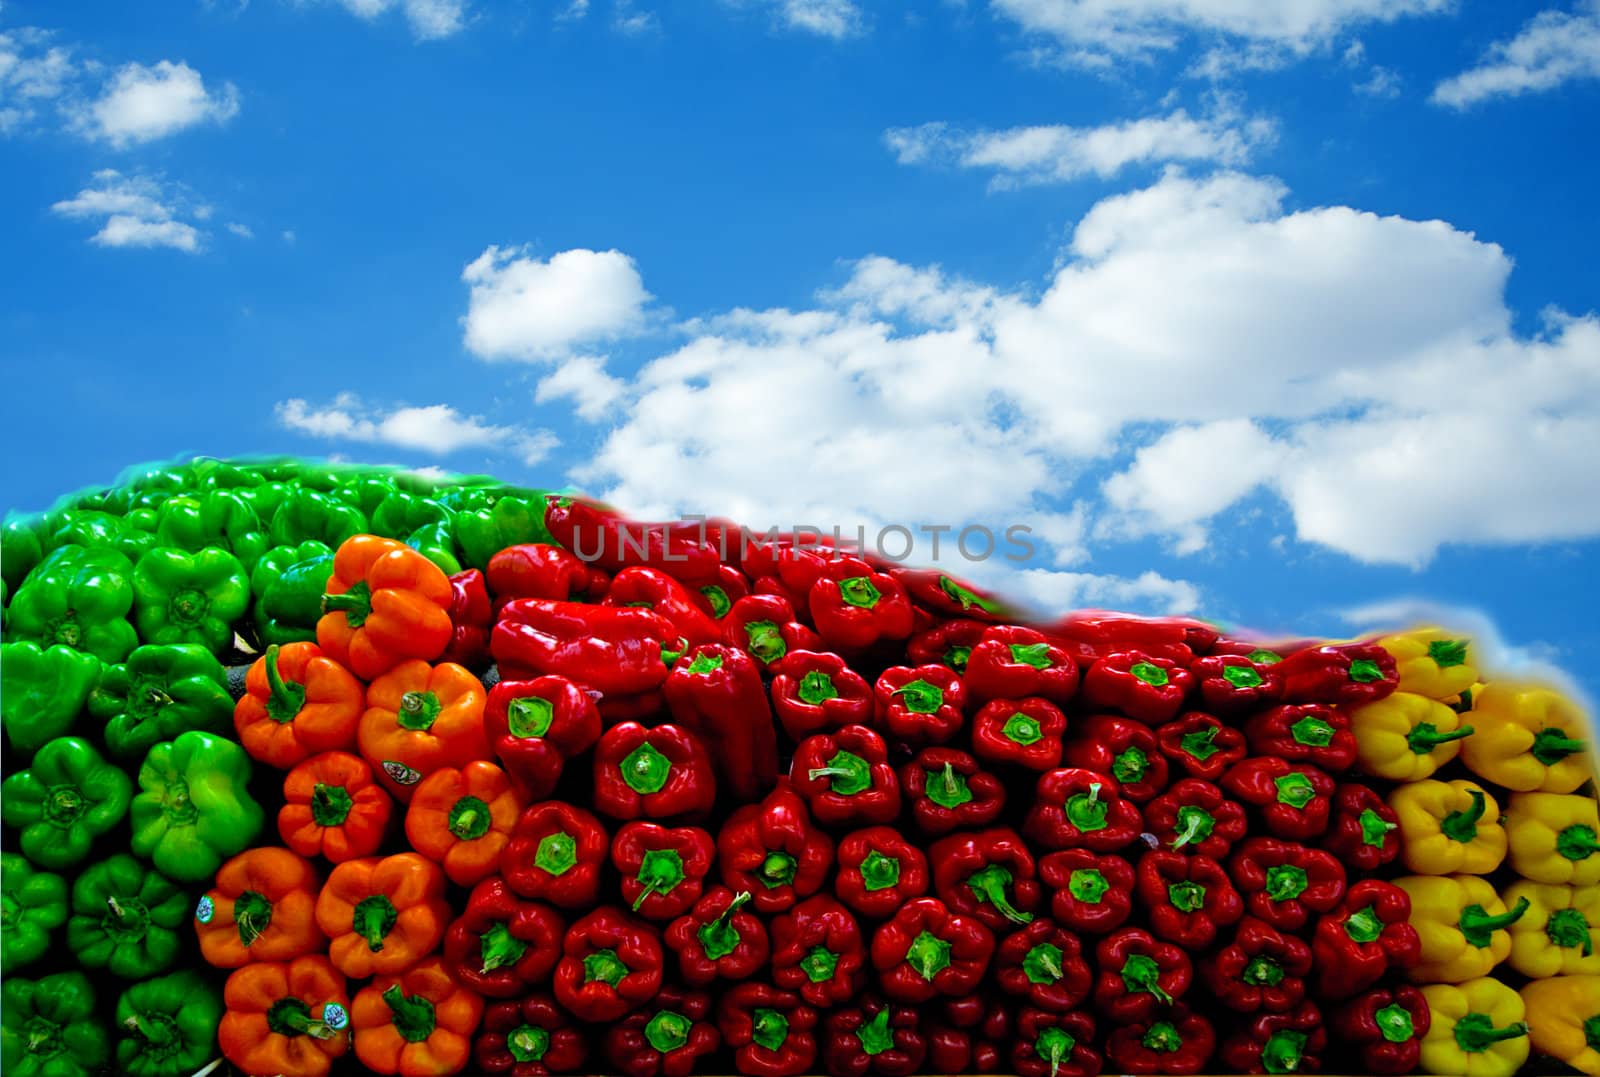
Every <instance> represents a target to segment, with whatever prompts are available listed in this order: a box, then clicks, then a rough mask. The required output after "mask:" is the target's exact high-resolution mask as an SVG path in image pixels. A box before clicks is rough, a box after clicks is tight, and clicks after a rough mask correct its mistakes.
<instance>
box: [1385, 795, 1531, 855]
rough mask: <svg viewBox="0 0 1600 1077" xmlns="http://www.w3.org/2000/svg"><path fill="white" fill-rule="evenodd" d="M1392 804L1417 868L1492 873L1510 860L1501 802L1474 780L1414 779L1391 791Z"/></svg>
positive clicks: (1404, 850)
mask: <svg viewBox="0 0 1600 1077" xmlns="http://www.w3.org/2000/svg"><path fill="white" fill-rule="evenodd" d="M1389 807H1391V808H1393V809H1394V812H1395V817H1396V818H1397V819H1399V820H1400V848H1401V851H1402V854H1403V856H1404V858H1405V864H1406V867H1407V868H1409V869H1411V870H1412V871H1413V872H1416V873H1418V874H1422V875H1450V874H1453V873H1455V872H1458V871H1459V872H1466V873H1468V874H1471V875H1488V874H1490V873H1491V872H1493V871H1494V870H1495V869H1496V868H1498V867H1499V866H1500V863H1501V861H1503V860H1505V858H1506V832H1505V830H1504V829H1503V828H1502V827H1501V826H1500V822H1499V820H1500V806H1499V805H1498V804H1496V803H1495V801H1494V798H1493V797H1491V796H1490V795H1489V793H1488V792H1487V791H1485V790H1484V788H1483V787H1482V786H1481V785H1478V784H1477V783H1476V782H1469V781H1466V780H1464V779H1463V780H1458V781H1453V782H1440V781H1434V780H1432V779H1428V780H1425V781H1420V782H1412V783H1411V784H1409V785H1402V786H1399V787H1397V788H1396V789H1395V790H1394V792H1392V793H1390V794H1389Z"/></svg>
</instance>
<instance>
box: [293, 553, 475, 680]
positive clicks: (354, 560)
mask: <svg viewBox="0 0 1600 1077" xmlns="http://www.w3.org/2000/svg"><path fill="white" fill-rule="evenodd" d="M451 598H452V596H451V592H450V578H449V577H448V576H446V575H445V574H444V571H443V570H442V569H440V568H439V566H437V565H435V564H434V563H433V562H432V561H429V560H428V559H427V558H426V557H424V556H422V554H420V553H418V552H417V551H416V550H413V549H412V548H411V547H409V546H406V545H405V544H403V543H400V542H396V541H394V540H393V539H385V538H379V537H378V536H376V535H356V536H355V537H353V538H350V539H348V540H346V541H345V542H343V543H342V544H341V545H340V546H339V548H338V550H337V551H335V553H334V555H333V576H332V577H331V578H330V579H329V580H328V590H327V593H326V594H324V595H323V598H322V608H323V610H324V611H325V612H324V613H323V616H322V619H321V620H319V621H318V622H317V645H318V646H319V647H321V648H322V650H323V651H324V652H325V653H326V654H327V655H328V656H329V657H331V658H333V659H334V661H336V662H338V663H339V664H340V665H343V666H345V667H347V668H348V669H349V670H350V671H351V672H352V673H354V674H355V675H356V676H357V677H360V678H361V679H362V680H365V681H373V680H376V679H378V678H379V677H381V676H382V675H383V674H385V673H388V672H389V671H391V670H393V669H395V668H396V667H397V666H401V665H403V664H406V663H408V662H418V661H420V662H431V661H433V660H434V659H436V658H438V657H439V656H440V655H441V654H443V653H444V649H445V648H446V647H447V646H449V644H450V636H451V631H452V629H451V624H450V603H451Z"/></svg>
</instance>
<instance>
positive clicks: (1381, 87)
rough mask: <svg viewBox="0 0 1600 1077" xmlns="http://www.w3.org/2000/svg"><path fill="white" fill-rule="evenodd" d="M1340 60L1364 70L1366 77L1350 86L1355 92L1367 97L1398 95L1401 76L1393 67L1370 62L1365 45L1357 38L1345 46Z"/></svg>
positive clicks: (1353, 68)
mask: <svg viewBox="0 0 1600 1077" xmlns="http://www.w3.org/2000/svg"><path fill="white" fill-rule="evenodd" d="M1340 62H1342V63H1343V64H1344V66H1345V67H1348V68H1350V69H1351V70H1353V71H1357V72H1365V73H1366V76H1367V77H1366V78H1365V79H1363V80H1361V81H1360V82H1357V83H1355V85H1354V86H1353V87H1352V88H1353V89H1354V90H1355V91H1356V93H1359V94H1365V95H1366V96H1368V97H1399V96H1400V84H1401V78H1400V75H1399V73H1398V72H1396V71H1395V70H1394V69H1393V68H1388V67H1384V66H1383V65H1382V64H1377V63H1372V62H1371V61H1370V60H1368V59H1367V46H1366V44H1365V43H1363V42H1362V41H1360V40H1359V39H1357V40H1355V41H1352V42H1350V44H1349V45H1348V46H1347V47H1346V48H1345V50H1344V55H1343V56H1342V57H1340Z"/></svg>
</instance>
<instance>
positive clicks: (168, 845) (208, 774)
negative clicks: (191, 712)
mask: <svg viewBox="0 0 1600 1077" xmlns="http://www.w3.org/2000/svg"><path fill="white" fill-rule="evenodd" d="M249 780H250V759H249V757H248V756H246V755H245V753H244V749H242V748H240V747H239V746H238V745H237V744H234V743H232V742H231V741H226V740H223V739H222V738H221V737H213V736H212V735H211V734H209V733H202V732H199V731H198V730H191V731H190V732H188V733H181V734H179V735H178V737H177V738H176V739H175V740H170V741H166V742H163V743H161V744H158V745H156V746H155V747H154V748H151V749H150V752H149V754H148V755H146V756H145V759H144V765H143V766H141V767H140V768H139V789H140V791H139V792H138V793H137V794H136V795H135V796H134V798H133V801H132V803H131V805H130V807H129V809H128V816H129V822H130V823H131V824H132V827H133V838H132V842H131V848H132V851H133V854H134V855H135V856H138V857H142V858H144V859H147V860H149V861H151V862H152V863H153V864H154V865H155V867H156V870H157V871H159V872H161V874H163V875H165V876H167V877H168V878H169V879H174V880H177V881H178V882H200V881H201V880H204V879H208V878H210V877H211V876H212V875H213V874H214V873H215V872H216V870H217V868H218V867H219V866H220V865H221V864H222V861H223V860H224V859H225V858H227V857H230V856H233V855H234V854H236V853H239V852H241V851H243V850H244V849H245V848H246V847H248V846H249V845H250V843H251V842H252V841H254V840H255V836H256V835H257V834H259V833H260V832H261V824H262V821H263V816H262V811H261V805H259V804H257V803H256V802H255V800H254V799H253V798H252V797H251V796H250V794H249V792H248V790H247V789H246V785H247V783H248V782H249Z"/></svg>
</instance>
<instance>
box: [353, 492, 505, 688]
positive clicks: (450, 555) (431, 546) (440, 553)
mask: <svg viewBox="0 0 1600 1077" xmlns="http://www.w3.org/2000/svg"><path fill="white" fill-rule="evenodd" d="M371 530H373V531H376V530H377V529H376V528H372V529H371ZM396 537H399V538H402V539H404V541H405V544H406V545H407V546H410V547H411V548H412V549H413V550H416V551H417V552H418V553H420V554H421V555H422V556H423V557H426V558H427V559H428V560H429V561H432V562H433V563H434V564H435V565H438V566H439V570H440V571H441V572H443V573H445V575H447V576H458V575H460V574H461V573H462V572H464V571H465V572H481V570H480V569H476V568H466V569H463V568H462V566H461V547H460V545H459V544H458V543H457V542H456V533H455V520H454V518H452V519H449V520H440V521H438V522H437V523H431V524H423V525H422V526H421V527H419V528H417V529H416V530H415V531H412V532H410V533H409V534H406V535H402V536H396ZM485 597H486V598H487V591H486V592H485ZM450 661H457V659H454V658H452V659H450Z"/></svg>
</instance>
